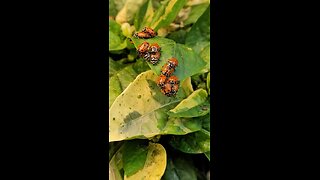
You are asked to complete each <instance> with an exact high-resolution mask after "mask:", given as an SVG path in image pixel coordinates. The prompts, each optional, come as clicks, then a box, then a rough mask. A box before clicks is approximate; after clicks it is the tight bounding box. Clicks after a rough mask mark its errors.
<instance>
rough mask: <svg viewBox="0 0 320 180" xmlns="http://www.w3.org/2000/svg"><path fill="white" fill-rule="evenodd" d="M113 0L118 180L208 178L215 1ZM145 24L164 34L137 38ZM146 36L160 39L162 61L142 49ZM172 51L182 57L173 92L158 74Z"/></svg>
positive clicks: (113, 149)
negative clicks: (162, 89)
mask: <svg viewBox="0 0 320 180" xmlns="http://www.w3.org/2000/svg"><path fill="white" fill-rule="evenodd" d="M195 2H196V3H195ZM109 7H110V9H109V13H110V14H109V53H110V56H109V177H110V179H143V178H145V179H170V180H171V179H183V180H185V179H190V180H192V179H206V173H207V172H208V166H209V162H210V100H209V99H210V51H209V50H210V2H209V1H208V0H202V1H201V0H200V1H191V0H189V1H188V0H164V1H157V0H120V1H117V0H109ZM145 26H148V27H151V28H152V29H154V30H155V31H157V32H158V36H156V37H154V38H150V39H138V38H135V37H132V34H133V32H135V31H141V30H142V28H143V27H145ZM143 41H147V42H148V43H150V44H151V43H158V44H159V45H160V47H161V57H160V60H159V63H158V64H156V65H152V64H150V63H149V62H146V61H145V60H144V59H142V58H139V57H138V56H137V52H136V49H137V48H138V46H139V45H140V44H141V43H142V42H143ZM171 57H176V58H177V59H178V60H179V66H178V67H177V68H176V70H175V72H174V75H175V76H177V77H178V78H179V80H180V87H179V91H178V93H177V95H176V96H173V97H167V96H165V95H163V94H162V93H161V92H160V88H159V87H158V86H157V84H156V79H157V77H158V76H159V75H160V70H161V67H162V66H163V65H164V64H165V63H166V62H167V60H168V59H169V58H171ZM198 159H201V160H202V162H200V163H199V162H198V161H197V160H198Z"/></svg>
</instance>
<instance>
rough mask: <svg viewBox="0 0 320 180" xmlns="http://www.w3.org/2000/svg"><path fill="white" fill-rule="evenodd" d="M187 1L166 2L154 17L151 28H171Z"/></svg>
mask: <svg viewBox="0 0 320 180" xmlns="http://www.w3.org/2000/svg"><path fill="white" fill-rule="evenodd" d="M186 2H187V0H165V1H162V2H161V6H160V7H159V8H158V9H157V11H156V12H155V14H154V16H153V17H152V19H153V20H152V22H151V28H152V29H154V30H156V31H157V30H158V29H160V28H162V27H166V26H169V25H170V23H172V22H173V21H174V19H175V18H176V16H177V15H178V13H179V12H180V10H181V9H182V8H183V6H184V5H185V4H186Z"/></svg>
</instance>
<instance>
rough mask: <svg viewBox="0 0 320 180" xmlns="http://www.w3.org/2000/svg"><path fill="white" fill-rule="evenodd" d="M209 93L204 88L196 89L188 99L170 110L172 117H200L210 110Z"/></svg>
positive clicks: (169, 113)
mask: <svg viewBox="0 0 320 180" xmlns="http://www.w3.org/2000/svg"><path fill="white" fill-rule="evenodd" d="M207 97H208V94H207V91H206V90H204V89H198V90H196V91H194V92H193V93H192V94H191V95H190V96H188V97H187V98H186V99H184V100H182V101H181V102H180V103H179V104H178V105H177V106H176V107H175V108H174V109H171V110H170V111H169V112H168V115H169V116H171V117H189V118H191V117H198V116H204V115H206V114H208V113H209V112H210V103H209V102H208V101H206V100H207Z"/></svg>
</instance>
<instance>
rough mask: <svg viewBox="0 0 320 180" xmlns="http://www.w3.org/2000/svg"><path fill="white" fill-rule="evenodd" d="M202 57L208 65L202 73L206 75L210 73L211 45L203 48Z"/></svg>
mask: <svg viewBox="0 0 320 180" xmlns="http://www.w3.org/2000/svg"><path fill="white" fill-rule="evenodd" d="M200 57H201V58H202V59H203V60H204V61H205V62H206V63H207V64H206V66H205V68H204V69H203V70H202V71H201V72H202V73H206V72H209V71H210V44H209V45H208V46H206V47H205V48H203V50H202V51H201V52H200Z"/></svg>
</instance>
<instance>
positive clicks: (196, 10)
mask: <svg viewBox="0 0 320 180" xmlns="http://www.w3.org/2000/svg"><path fill="white" fill-rule="evenodd" d="M208 6H209V3H202V4H197V5H194V6H192V7H191V12H190V14H189V17H188V19H187V20H186V21H185V22H184V25H185V26H187V25H189V24H193V23H195V22H196V21H197V20H198V19H199V17H200V16H201V15H202V14H203V13H204V11H205V10H206V9H207V7H208Z"/></svg>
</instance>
